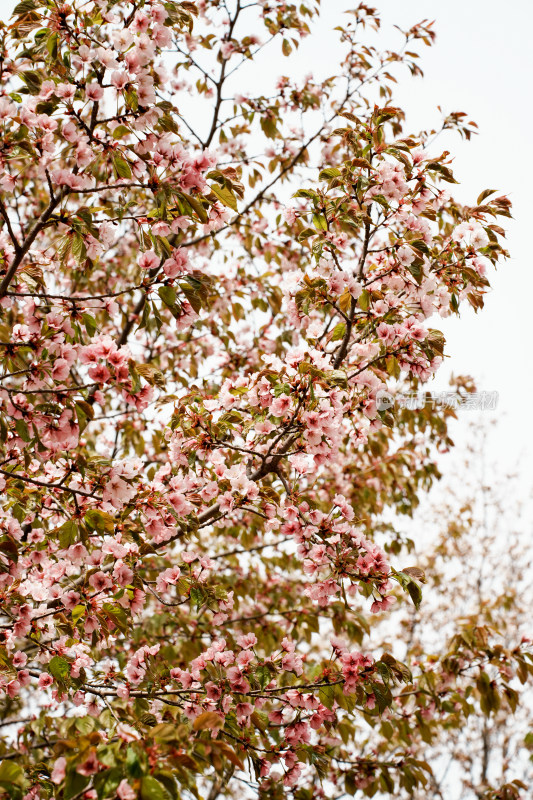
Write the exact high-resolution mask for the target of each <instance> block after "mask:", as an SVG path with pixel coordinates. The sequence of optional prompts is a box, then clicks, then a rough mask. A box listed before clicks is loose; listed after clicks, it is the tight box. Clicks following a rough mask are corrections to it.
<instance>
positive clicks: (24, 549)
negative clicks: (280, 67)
mask: <svg viewBox="0 0 533 800" xmlns="http://www.w3.org/2000/svg"><path fill="white" fill-rule="evenodd" d="M318 13H319V3H318V2H315V1H314V0H304V2H302V3H298V4H293V3H290V2H281V0H260V2H255V1H254V0H249V2H243V0H232V2H229V1H228V2H227V1H226V0H198V1H197V2H196V3H191V2H181V3H179V2H167V3H159V2H144V1H143V0H138V1H136V2H131V3H130V2H120V3H117V2H112V0H95V1H94V2H93V1H92V0H91V1H90V2H84V3H82V2H79V0H75V2H73V3H70V4H63V5H58V4H57V3H55V2H53V0H46V2H43V0H23V1H22V2H21V3H19V4H18V5H17V6H16V8H15V9H14V12H13V17H12V19H11V21H10V22H9V23H8V24H6V25H3V26H2V28H1V30H0V36H1V39H2V41H1V45H0V46H1V48H2V59H1V61H0V70H1V77H2V83H1V86H2V90H1V91H2V96H1V98H0V117H1V120H2V127H3V137H2V149H1V153H0V165H1V177H0V185H1V190H2V194H1V199H0V218H1V232H0V253H1V263H0V269H1V273H0V311H1V317H0V350H1V353H2V374H1V376H0V447H1V452H0V459H1V463H0V480H1V487H0V489H1V491H2V506H1V512H0V513H1V539H0V564H1V566H2V572H1V573H0V598H1V613H2V622H1V628H0V630H1V634H2V635H1V643H0V690H1V692H2V695H1V698H2V699H1V701H0V702H1V708H2V719H3V721H2V732H3V733H4V736H3V737H2V740H1V744H0V748H1V752H0V754H1V755H2V761H1V762H0V792H3V794H4V795H5V796H7V797H13V798H16V800H19V798H24V799H25V800H37V798H61V799H62V800H73V799H74V798H82V797H83V798H86V800H89V799H90V798H102V800H103V799H104V798H115V797H118V798H120V800H133V799H134V798H137V797H139V798H141V799H142V800H168V799H169V798H181V797H183V798H188V797H197V798H198V797H201V796H206V797H209V798H210V800H215V798H217V797H233V796H235V797H247V796H250V797H258V796H259V797H262V798H272V799H273V800H274V798H281V797H291V796H293V797H295V798H298V800H307V798H311V797H313V798H320V797H341V796H343V795H344V794H346V793H348V794H355V793H357V792H363V793H366V794H367V795H372V794H376V792H382V793H385V794H391V795H394V793H395V792H397V791H400V790H401V791H407V792H411V791H413V790H414V789H415V788H416V787H417V786H427V785H429V781H430V780H431V769H430V765H429V764H428V763H427V762H425V761H424V760H423V759H421V758H418V757H417V754H416V748H413V747H412V742H413V736H414V737H415V738H416V736H418V735H419V734H420V735H422V733H420V731H421V730H422V727H423V724H422V722H421V721H420V720H421V718H422V717H421V714H420V715H418V716H417V715H416V714H415V715H413V714H411V715H410V716H409V719H408V721H406V717H405V711H404V705H405V702H406V699H407V695H408V696H409V697H410V698H411V700H410V701H409V702H413V699H414V702H415V703H416V704H418V705H419V706H420V708H421V709H423V708H425V707H426V705H427V703H428V696H427V692H428V688H427V681H428V677H427V670H425V668H423V666H421V665H420V663H417V664H414V663H413V664H410V663H403V662H401V661H400V660H398V659H397V658H396V657H394V656H393V655H392V654H391V653H387V652H382V651H381V650H379V649H372V648H371V647H370V642H369V640H368V639H366V636H367V632H368V630H369V619H370V618H371V616H369V615H373V614H379V613H383V612H389V613H390V614H392V619H393V618H394V616H393V615H394V610H392V611H391V607H392V606H393V604H394V602H395V600H397V595H398V591H401V592H404V593H405V596H406V597H408V598H409V602H412V603H414V604H415V606H418V605H419V604H420V602H421V583H422V579H423V574H422V572H421V569H420V567H419V566H417V565H416V564H415V565H414V566H411V565H410V563H411V558H410V555H409V541H408V540H406V539H405V537H403V536H401V535H399V534H398V533H396V532H395V529H394V526H393V525H392V523H391V521H390V520H391V519H393V518H394V516H395V515H398V514H401V515H407V516H410V515H411V514H412V513H413V511H414V509H415V508H416V506H417V504H418V502H419V496H420V493H421V492H423V491H425V490H426V489H427V488H429V486H430V485H431V484H432V482H433V480H434V479H435V478H436V477H438V475H439V472H438V468H437V465H436V461H435V460H436V457H437V454H438V453H439V452H442V451H445V450H447V449H449V447H450V446H451V444H452V442H451V439H450V435H449V432H448V422H449V420H450V418H451V417H453V416H454V411H453V409H451V408H438V407H437V406H435V405H434V404H432V403H430V402H428V403H426V404H424V405H423V407H421V408H415V409H411V408H408V407H402V405H401V404H394V403H390V404H389V403H386V404H383V403H382V402H381V400H380V397H382V393H383V392H388V393H390V394H387V397H393V396H394V395H395V393H397V392H402V391H420V390H422V389H423V387H424V386H425V384H426V383H427V382H428V381H430V380H431V378H432V377H433V375H434V374H435V372H436V370H437V369H438V368H439V366H440V364H441V363H442V358H443V354H444V347H445V342H444V337H443V335H442V333H441V332H440V331H439V330H438V328H433V327H431V325H432V324H438V320H439V318H442V317H446V316H448V315H449V314H456V313H458V310H459V307H460V305H461V303H463V304H465V303H466V304H470V305H471V306H473V307H474V308H475V309H479V308H481V307H482V305H483V295H484V293H485V292H486V290H487V288H488V277H487V275H488V274H489V272H490V269H492V266H493V265H495V264H496V263H497V262H498V261H499V260H500V259H501V258H502V257H503V256H504V255H505V250H504V249H503V247H502V245H501V237H502V235H503V233H504V232H503V230H502V229H501V228H500V227H499V226H498V225H497V219H498V217H499V216H504V217H505V216H509V214H510V210H509V209H510V203H509V201H508V200H507V198H505V197H502V196H498V195H497V194H496V193H495V192H494V191H493V190H490V189H489V190H485V191H482V192H481V194H480V196H479V197H478V199H477V201H476V202H475V203H473V204H472V205H471V206H465V205H462V204H460V203H459V202H457V201H456V200H454V199H453V198H452V197H451V196H450V194H449V192H448V188H450V186H451V185H452V184H454V183H455V178H454V176H453V173H452V170H451V167H450V164H451V158H450V156H449V153H448V152H440V151H439V149H438V141H439V140H438V139H435V137H436V136H438V134H439V131H438V130H428V131H422V132H418V133H417V134H416V135H407V133H406V132H405V131H404V124H405V121H404V114H403V112H402V111H401V109H399V108H398V107H396V106H395V105H394V97H393V88H394V84H395V82H396V80H397V79H398V76H399V75H400V74H401V72H402V70H404V71H405V69H407V70H409V71H410V72H411V73H412V74H414V75H418V74H420V68H419V67H418V49H419V47H420V46H423V45H430V44H431V42H432V40H433V37H434V34H433V29H432V26H431V25H430V24H428V23H422V24H419V25H416V26H414V27H413V28H411V29H410V30H408V31H405V32H403V33H401V34H399V36H400V39H401V41H400V44H399V48H398V50H397V51H388V50H387V51H381V50H379V49H377V48H376V46H374V45H372V44H371V42H373V41H375V38H376V37H375V32H376V31H378V29H379V16H378V14H377V12H376V11H375V10H374V9H372V8H370V7H369V6H367V5H366V4H364V3H361V4H359V5H358V6H357V7H356V8H354V10H353V12H351V13H350V14H348V15H347V22H346V24H345V25H344V26H342V27H341V28H340V29H339V31H338V33H339V38H340V43H339V54H340V63H339V64H338V65H337V67H336V69H335V71H334V74H333V76H332V77H328V78H325V79H318V78H317V79H315V78H313V77H312V76H308V77H306V78H305V79H303V80H299V81H297V80H294V79H291V78H290V77H282V78H280V79H278V80H275V79H274V80H271V74H270V73H271V64H272V63H273V59H275V58H278V56H279V55H280V51H281V54H283V55H284V56H285V57H289V56H290V55H291V54H292V53H294V52H295V51H296V49H297V48H298V45H299V44H300V42H301V40H302V39H303V38H304V37H306V36H307V35H308V34H309V33H310V32H311V31H312V26H313V23H314V22H316V20H317V16H318ZM324 23H327V15H326V16H325V17H324V18H323V24H324ZM367 33H368V36H367ZM286 63H287V64H288V65H290V59H289V60H288V61H287V62H286ZM256 67H258V68H259V69H258V70H257V69H256V71H255V72H253V70H254V69H255V68H256ZM288 71H289V72H290V66H288ZM247 75H249V76H252V79H251V80H249V83H250V85H251V88H250V89H246V88H245V81H246V76H247ZM263 84H264V85H263ZM243 92H246V93H243ZM449 129H455V130H457V132H458V133H459V134H460V135H462V136H465V137H467V138H469V137H470V135H471V133H472V131H473V130H474V125H473V123H471V122H469V121H468V119H467V117H465V115H464V114H462V113H458V112H457V113H451V114H449V115H448V116H447V117H445V118H444V120H443V122H442V130H449ZM495 195H496V196H495ZM435 320H437V322H435ZM455 388H456V391H457V396H458V397H460V398H465V397H466V396H468V393H469V392H470V391H471V390H472V386H471V384H470V383H469V382H468V381H457V383H456V387H455ZM424 391H425V389H424ZM384 405H385V406H386V407H384ZM389 406H390V407H389ZM394 587H396V588H394ZM490 647H491V644H490V642H489V641H488V640H483V641H480V642H479V643H478V644H476V649H475V652H474V651H472V649H470V650H466V649H465V651H464V652H462V654H461V658H460V659H458V660H456V661H453V660H452V661H450V663H449V664H447V665H446V673H447V674H448V673H451V674H452V675H454V674H456V673H457V672H459V671H462V670H463V669H464V668H465V665H466V664H467V663H468V660H469V659H470V658H474V659H478V658H479V657H480V656H479V653H480V652H481V651H483V650H484V648H485V650H486V652H487V653H488V652H489V648H490ZM490 652H491V655H490V658H491V659H492V662H491V663H492V664H493V666H494V667H495V668H497V667H498V665H499V664H500V662H501V664H502V665H504V666H505V670H503V666H502V670H500V673H499V674H500V677H499V678H496V679H495V680H496V681H497V682H498V681H499V680H501V681H509V680H511V676H512V674H514V673H515V672H516V671H517V670H522V671H523V670H524V669H525V670H526V671H527V670H528V669H529V668H530V664H529V662H528V661H527V659H528V658H530V655H529V653H528V652H527V645H525V644H524V645H523V646H520V647H519V648H518V649H517V650H512V651H509V652H508V651H507V650H505V651H503V650H501V651H500V650H491V651H490ZM524 664H525V665H526V666H524ZM439 668H440V667H439ZM442 670H444V666H442ZM434 701H435V703H442V704H444V703H445V702H447V701H446V697H445V695H444V696H442V697H441V695H438V696H436V697H435V699H434ZM446 713H447V712H446V708H445V707H444V705H443V715H442V717H440V718H439V719H440V723H439V724H441V725H445V724H446ZM454 713H455V712H454ZM385 717H386V718H387V720H388V724H389V725H390V726H392V727H393V728H394V729H395V730H396V731H397V732H398V734H397V736H398V738H397V740H395V741H394V745H393V746H392V744H391V746H390V747H386V746H383V747H376V748H374V750H373V751H371V752H366V751H362V750H361V749H360V747H359V741H360V736H359V733H360V729H361V726H364V725H366V724H367V723H368V720H371V721H373V722H374V724H375V725H377V723H378V721H379V720H383V719H384V718H385ZM411 726H415V727H416V728H417V732H411ZM388 731H389V729H386V730H385V732H384V734H383V736H384V742H385V744H386V741H385V740H388V739H391V742H392V738H391V737H390V736H389V733H388ZM415 733H416V735H415Z"/></svg>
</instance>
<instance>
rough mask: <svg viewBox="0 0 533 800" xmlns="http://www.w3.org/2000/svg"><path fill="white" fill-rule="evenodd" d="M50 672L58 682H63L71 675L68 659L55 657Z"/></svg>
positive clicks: (50, 664)
mask: <svg viewBox="0 0 533 800" xmlns="http://www.w3.org/2000/svg"><path fill="white" fill-rule="evenodd" d="M48 671H49V673H50V675H52V676H53V677H54V678H55V679H56V680H58V681H62V680H63V679H64V678H66V677H67V675H68V674H69V673H70V664H69V663H68V661H67V659H66V658H62V657H61V656H54V657H53V658H52V659H51V660H50V663H49V664H48Z"/></svg>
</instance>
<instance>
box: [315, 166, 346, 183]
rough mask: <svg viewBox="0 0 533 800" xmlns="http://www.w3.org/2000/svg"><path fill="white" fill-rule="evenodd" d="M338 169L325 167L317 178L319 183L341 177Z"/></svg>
mask: <svg viewBox="0 0 533 800" xmlns="http://www.w3.org/2000/svg"><path fill="white" fill-rule="evenodd" d="M341 174H342V173H341V171H340V169H337V167H327V168H326V169H323V170H322V172H321V173H320V175H319V176H318V180H319V181H329V180H331V178H338V177H339V176H340V175H341Z"/></svg>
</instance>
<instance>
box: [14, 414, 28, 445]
mask: <svg viewBox="0 0 533 800" xmlns="http://www.w3.org/2000/svg"><path fill="white" fill-rule="evenodd" d="M15 429H16V431H17V433H18V435H19V436H20V438H21V439H22V441H23V442H29V441H30V439H31V436H30V433H29V431H28V426H27V425H26V423H25V422H24V420H23V419H17V420H16V422H15Z"/></svg>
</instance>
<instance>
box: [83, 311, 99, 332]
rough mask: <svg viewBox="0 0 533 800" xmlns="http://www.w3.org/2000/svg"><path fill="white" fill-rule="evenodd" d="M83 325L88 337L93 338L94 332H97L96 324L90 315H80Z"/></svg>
mask: <svg viewBox="0 0 533 800" xmlns="http://www.w3.org/2000/svg"><path fill="white" fill-rule="evenodd" d="M81 316H82V319H83V324H84V325H85V330H86V331H87V333H88V334H89V336H91V337H92V336H94V334H95V333H96V331H97V330H98V325H97V324H96V320H95V318H94V317H92V316H91V315H90V314H87V313H85V314H82V315H81Z"/></svg>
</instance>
